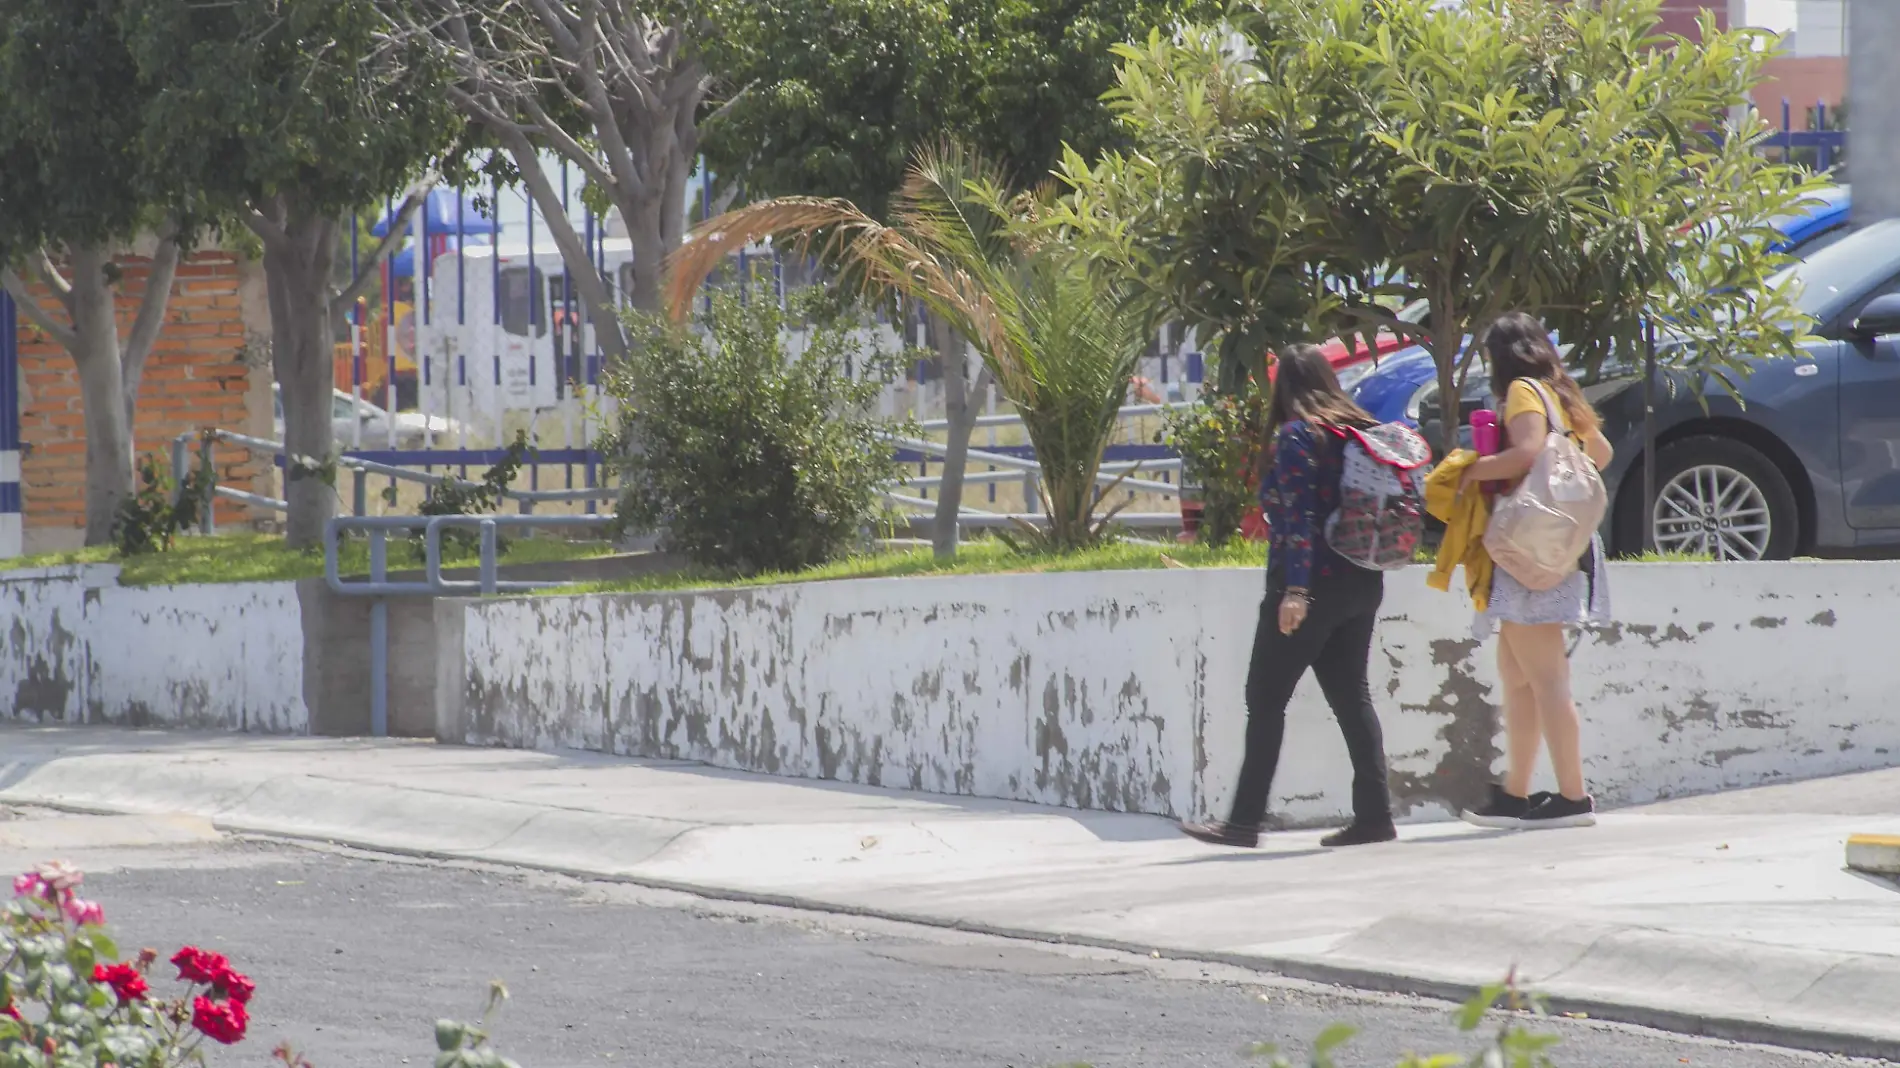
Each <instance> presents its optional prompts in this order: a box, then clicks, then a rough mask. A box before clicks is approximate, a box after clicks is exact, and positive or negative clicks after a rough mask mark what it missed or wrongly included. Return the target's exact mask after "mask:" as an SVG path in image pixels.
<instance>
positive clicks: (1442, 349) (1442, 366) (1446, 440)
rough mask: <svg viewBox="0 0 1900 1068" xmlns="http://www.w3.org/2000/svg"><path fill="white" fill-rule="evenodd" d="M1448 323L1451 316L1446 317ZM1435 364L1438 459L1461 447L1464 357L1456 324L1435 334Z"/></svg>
mask: <svg viewBox="0 0 1900 1068" xmlns="http://www.w3.org/2000/svg"><path fill="white" fill-rule="evenodd" d="M1445 318H1446V320H1447V321H1449V320H1450V318H1451V317H1450V316H1446V317H1445ZM1432 336H1433V338H1434V339H1435V340H1434V341H1433V342H1432V362H1433V363H1434V364H1436V365H1437V368H1438V412H1439V419H1438V455H1440V456H1448V455H1450V453H1451V450H1453V449H1455V448H1457V447H1458V416H1459V415H1460V413H1461V412H1462V409H1463V405H1462V404H1461V402H1460V400H1459V389H1458V365H1459V364H1460V363H1461V362H1463V361H1461V360H1460V359H1459V357H1460V356H1461V355H1463V348H1462V346H1461V345H1460V342H1462V341H1463V339H1464V335H1463V333H1461V332H1460V331H1459V329H1458V327H1457V325H1456V324H1453V325H1450V326H1440V327H1437V328H1436V329H1434V330H1433V331H1432Z"/></svg>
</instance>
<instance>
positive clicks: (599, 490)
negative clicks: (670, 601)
mask: <svg viewBox="0 0 1900 1068" xmlns="http://www.w3.org/2000/svg"><path fill="white" fill-rule="evenodd" d="M194 441H195V442H197V443H198V449H197V454H198V462H199V465H200V467H199V469H200V470H203V471H209V472H211V477H212V481H211V483H210V485H209V487H208V489H207V492H208V493H209V495H210V496H211V497H212V498H213V499H216V498H223V499H224V500H227V501H236V502H238V503H240V504H247V505H250V506H251V507H253V508H263V509H267V510H269V511H274V512H285V511H289V509H290V504H289V502H287V501H285V500H284V499H283V498H281V497H266V496H264V495H263V494H260V493H251V492H248V491H245V490H241V489H237V488H235V487H232V486H224V485H220V484H218V482H217V480H216V479H217V465H216V464H213V463H211V462H209V457H208V455H207V454H208V453H209V451H210V449H211V446H212V444H213V443H214V442H220V441H221V442H224V443H226V444H229V445H236V446H238V447H239V448H243V449H248V450H250V451H251V452H261V453H268V454H270V455H271V456H273V457H275V458H276V459H277V460H278V461H279V462H283V461H284V458H285V457H286V456H287V455H288V450H287V449H285V448H284V444H283V442H280V441H271V440H270V439H268V438H259V437H252V436H251V435H249V434H240V433H238V432H236V431H234V430H206V431H199V432H192V433H185V434H180V435H178V436H177V437H176V438H173V439H172V484H173V485H174V486H176V487H178V491H179V492H182V491H183V488H184V485H185V478H186V476H187V475H188V474H190V472H191V462H192V443H193V442H194ZM433 459H440V458H439V457H435V458H433ZM441 462H442V465H443V466H448V465H449V463H450V461H449V460H447V459H442V460H441ZM336 465H337V468H338V470H339V471H349V472H350V474H351V482H352V486H351V495H350V496H351V500H350V504H351V510H352V511H353V512H354V513H355V514H356V515H358V516H365V515H368V514H369V480H370V478H371V477H372V476H374V477H378V478H390V479H393V480H395V481H398V482H413V483H416V484H418V485H423V486H439V485H441V484H442V483H443V482H445V481H446V482H449V483H451V484H453V485H455V486H457V487H459V488H462V489H476V488H479V487H480V486H481V483H479V482H476V481H474V480H473V479H468V478H462V477H459V476H456V475H446V474H441V475H439V474H434V473H432V472H429V471H418V470H416V469H415V468H413V467H400V466H397V465H395V464H389V463H383V462H381V461H377V460H368V459H364V458H362V457H359V456H350V455H348V454H345V455H342V456H339V457H337V460H336ZM614 497H615V493H614V491H613V490H612V489H610V488H608V487H605V486H593V487H583V488H580V489H556V490H538V489H515V488H513V487H510V488H508V489H504V490H502V491H501V498H502V499H503V500H508V501H514V502H516V504H517V505H518V506H519V507H520V509H521V514H522V515H530V514H532V513H533V511H534V506H535V505H537V504H556V503H566V502H573V501H581V502H585V503H588V504H594V503H597V502H601V501H612V500H613V499H614ZM214 511H215V509H212V508H206V509H204V513H203V515H202V516H201V517H200V518H199V533H202V534H210V533H213V532H214V530H215V528H216V523H215V520H214V518H213V512H214ZM589 514H590V515H591V514H596V513H592V512H590V513H589ZM530 525H532V526H537V527H540V526H552V525H555V524H549V523H547V522H545V521H544V520H543V519H541V518H539V517H537V519H536V522H534V523H533V524H530Z"/></svg>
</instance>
